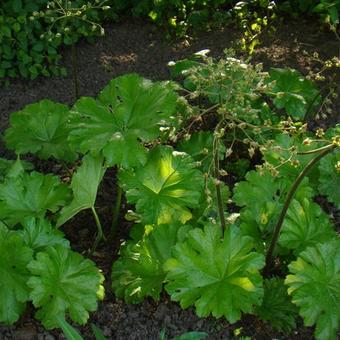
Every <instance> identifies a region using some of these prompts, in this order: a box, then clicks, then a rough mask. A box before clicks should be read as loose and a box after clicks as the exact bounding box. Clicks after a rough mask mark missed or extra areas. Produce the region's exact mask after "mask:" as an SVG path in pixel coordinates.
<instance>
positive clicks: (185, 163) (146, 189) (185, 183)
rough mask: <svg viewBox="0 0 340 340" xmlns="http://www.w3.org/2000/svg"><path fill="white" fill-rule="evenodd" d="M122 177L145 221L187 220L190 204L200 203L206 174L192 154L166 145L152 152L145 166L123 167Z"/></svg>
mask: <svg viewBox="0 0 340 340" xmlns="http://www.w3.org/2000/svg"><path fill="white" fill-rule="evenodd" d="M118 177H119V181H120V183H121V185H122V187H123V189H124V190H125V191H126V198H127V200H128V202H129V203H136V210H137V212H138V213H140V214H142V217H143V222H144V223H145V224H162V223H173V222H174V221H181V222H182V223H185V222H186V221H188V220H189V219H190V218H191V217H192V214H191V211H190V210H189V209H188V208H195V207H197V206H198V203H199V199H200V197H201V190H202V188H203V175H202V173H201V172H200V171H199V170H197V169H194V164H193V162H192V160H191V158H190V157H189V156H188V155H187V154H184V153H178V152H176V151H173V150H172V148H170V147H164V146H158V147H156V148H154V149H153V150H151V151H150V152H149V155H148V161H147V163H146V164H145V166H143V167H139V168H137V169H136V170H135V171H133V170H122V171H120V173H119V175H118Z"/></svg>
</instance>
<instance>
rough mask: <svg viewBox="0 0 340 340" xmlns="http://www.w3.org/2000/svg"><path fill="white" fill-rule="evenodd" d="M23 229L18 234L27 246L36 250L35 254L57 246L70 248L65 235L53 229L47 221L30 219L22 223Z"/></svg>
mask: <svg viewBox="0 0 340 340" xmlns="http://www.w3.org/2000/svg"><path fill="white" fill-rule="evenodd" d="M22 227H23V229H22V230H18V231H17V232H18V233H19V234H20V235H21V236H22V239H23V241H24V243H25V245H27V246H28V247H29V248H31V249H32V250H34V252H35V253H36V252H38V251H43V250H45V249H46V248H47V247H53V246H55V245H57V244H60V245H61V246H63V247H65V248H69V247H70V243H69V241H68V240H66V239H65V238H64V234H63V233H62V232H61V231H59V230H57V229H55V228H53V227H52V225H51V223H50V222H49V221H47V220H44V219H37V218H34V217H28V218H26V219H25V220H24V222H23V223H22Z"/></svg>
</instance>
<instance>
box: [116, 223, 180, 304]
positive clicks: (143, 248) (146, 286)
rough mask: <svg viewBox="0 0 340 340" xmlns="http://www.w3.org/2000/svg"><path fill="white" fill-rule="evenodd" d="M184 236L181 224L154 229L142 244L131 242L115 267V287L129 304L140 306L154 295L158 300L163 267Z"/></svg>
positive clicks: (164, 225)
mask: <svg viewBox="0 0 340 340" xmlns="http://www.w3.org/2000/svg"><path fill="white" fill-rule="evenodd" d="M180 235H181V226H180V224H169V225H167V224H162V225H158V226H154V227H153V228H152V230H149V232H148V233H147V234H145V235H144V237H143V238H142V239H141V240H140V241H139V242H137V243H136V242H135V241H128V242H127V243H126V244H124V245H123V246H122V248H121V250H120V258H119V259H118V260H117V261H116V262H115V263H114V264H113V267H112V276H111V277H112V287H113V290H114V291H115V294H116V296H117V297H119V298H124V300H125V301H126V302H127V303H139V302H141V301H142V300H143V299H144V298H145V297H147V296H150V297H152V298H153V299H155V300H158V299H159V295H160V293H161V291H162V289H163V283H164V281H165V275H166V273H165V272H164V270H163V265H164V263H165V261H166V260H167V259H169V258H170V257H171V249H172V248H173V246H174V245H175V244H176V242H177V240H178V239H179V238H180Z"/></svg>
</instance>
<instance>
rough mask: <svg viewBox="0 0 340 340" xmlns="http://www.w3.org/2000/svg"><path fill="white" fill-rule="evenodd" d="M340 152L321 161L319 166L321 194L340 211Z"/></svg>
mask: <svg viewBox="0 0 340 340" xmlns="http://www.w3.org/2000/svg"><path fill="white" fill-rule="evenodd" d="M338 164H340V150H335V151H334V152H333V153H332V154H330V155H327V156H326V157H324V158H323V159H321V161H320V164H319V171H320V177H319V187H318V189H319V192H320V194H321V195H326V196H327V198H328V200H329V201H330V202H333V203H334V204H335V206H336V207H337V208H338V209H340V170H339V169H338V168H339V167H338V166H337V165H338Z"/></svg>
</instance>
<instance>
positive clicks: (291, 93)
mask: <svg viewBox="0 0 340 340" xmlns="http://www.w3.org/2000/svg"><path fill="white" fill-rule="evenodd" d="M269 74H270V80H271V81H273V80H274V81H275V85H274V88H273V92H274V93H276V97H275V99H274V104H275V106H276V107H277V108H279V109H282V108H285V110H286V112H287V113H288V114H289V115H290V116H292V118H293V119H295V120H303V118H304V116H305V114H306V112H307V108H308V105H310V104H311V103H312V104H314V105H317V104H318V101H317V100H315V98H316V96H317V95H318V90H317V89H316V88H315V86H314V85H313V83H312V82H311V81H310V80H308V79H305V78H304V77H302V76H301V74H300V73H299V72H298V71H296V70H292V69H281V68H272V69H271V71H270V73H269ZM313 101H314V102H313Z"/></svg>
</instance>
